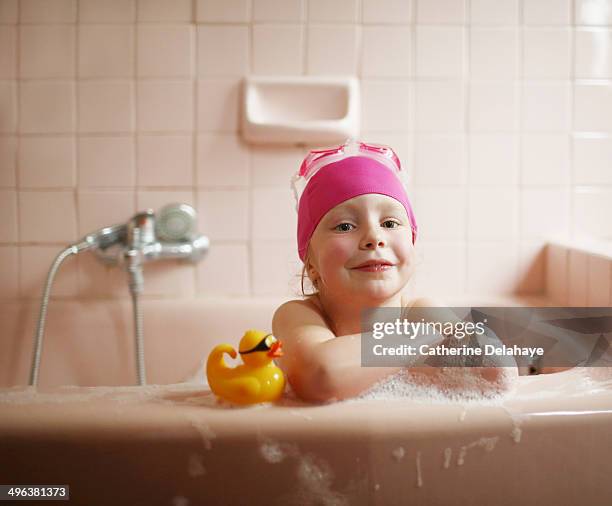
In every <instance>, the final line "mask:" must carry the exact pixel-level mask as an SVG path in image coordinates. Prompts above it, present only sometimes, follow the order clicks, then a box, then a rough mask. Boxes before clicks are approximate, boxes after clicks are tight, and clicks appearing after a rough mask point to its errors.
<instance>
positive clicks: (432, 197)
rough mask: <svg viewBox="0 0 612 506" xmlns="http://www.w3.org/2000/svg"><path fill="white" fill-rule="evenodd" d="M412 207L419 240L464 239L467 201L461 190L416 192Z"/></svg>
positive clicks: (437, 189)
mask: <svg viewBox="0 0 612 506" xmlns="http://www.w3.org/2000/svg"><path fill="white" fill-rule="evenodd" d="M413 203H414V207H413V209H414V214H415V217H416V220H417V224H418V227H419V237H420V239H422V240H424V241H429V240H451V239H459V240H465V239H466V235H465V234H466V216H467V213H466V205H467V198H466V193H465V190H464V189H463V188H454V187H427V188H418V189H416V190H415V191H414V199H413Z"/></svg>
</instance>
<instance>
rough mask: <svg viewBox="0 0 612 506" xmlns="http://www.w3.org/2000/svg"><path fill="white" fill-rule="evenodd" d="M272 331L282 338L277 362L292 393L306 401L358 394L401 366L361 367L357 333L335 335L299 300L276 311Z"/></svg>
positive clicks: (287, 303)
mask: <svg viewBox="0 0 612 506" xmlns="http://www.w3.org/2000/svg"><path fill="white" fill-rule="evenodd" d="M272 332H273V334H274V335H275V336H276V337H277V338H278V339H280V340H281V341H282V343H283V352H284V355H283V356H282V357H281V358H280V359H279V360H278V361H277V362H278V365H279V367H280V368H281V369H283V371H284V372H285V375H286V376H287V379H288V381H289V383H290V384H291V387H292V388H293V390H294V392H295V393H296V394H297V395H298V396H299V397H300V398H302V399H304V400H307V401H319V402H320V401H328V400H332V399H344V398H346V397H352V396H355V395H358V394H359V393H361V392H362V391H364V390H365V389H367V388H368V387H369V386H371V385H373V384H374V383H376V382H377V381H379V380H381V379H383V378H384V377H386V376H388V375H390V374H393V373H395V372H397V371H399V370H401V369H402V368H401V367H363V368H362V367H361V334H351V335H345V336H338V337H336V336H335V335H334V333H333V332H332V331H331V330H330V329H329V328H328V327H327V324H326V323H325V320H324V319H323V317H322V316H321V315H320V314H319V313H318V312H317V311H316V310H315V309H313V308H312V307H311V306H309V305H308V304H307V303H305V302H302V301H291V302H286V303H285V304H283V305H282V306H281V307H279V308H278V309H277V310H276V313H275V314H274V318H273V320H272Z"/></svg>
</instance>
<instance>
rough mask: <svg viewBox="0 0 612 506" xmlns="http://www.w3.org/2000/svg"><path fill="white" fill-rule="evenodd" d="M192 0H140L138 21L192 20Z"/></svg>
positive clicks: (167, 21) (185, 21) (184, 21)
mask: <svg viewBox="0 0 612 506" xmlns="http://www.w3.org/2000/svg"><path fill="white" fill-rule="evenodd" d="M192 10H193V8H192V2H191V0H172V1H168V0H138V21H140V22H145V23H150V22H156V21H163V22H165V23H169V22H183V23H188V22H190V21H191V20H192Z"/></svg>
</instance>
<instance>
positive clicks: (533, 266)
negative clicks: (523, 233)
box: [516, 241, 546, 295]
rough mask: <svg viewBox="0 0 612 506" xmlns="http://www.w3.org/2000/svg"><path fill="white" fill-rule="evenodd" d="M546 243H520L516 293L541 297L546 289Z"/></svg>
mask: <svg viewBox="0 0 612 506" xmlns="http://www.w3.org/2000/svg"><path fill="white" fill-rule="evenodd" d="M545 246H546V243H544V242H543V241H521V242H520V243H519V252H518V265H517V268H518V272H517V287H516V291H517V293H521V294H538V295H541V294H542V293H544V291H545V289H546V247H545Z"/></svg>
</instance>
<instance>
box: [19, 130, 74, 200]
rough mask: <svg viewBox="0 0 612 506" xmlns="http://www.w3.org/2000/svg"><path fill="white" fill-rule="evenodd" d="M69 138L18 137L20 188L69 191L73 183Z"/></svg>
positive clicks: (72, 160) (72, 144) (71, 147)
mask: <svg viewBox="0 0 612 506" xmlns="http://www.w3.org/2000/svg"><path fill="white" fill-rule="evenodd" d="M75 151H76V150H75V141H74V138H73V137H49V136H45V137H22V138H21V139H20V141H19V186H20V187H21V188H51V187H73V186H74V185H75V182H76V170H75V167H76V163H75V156H74V154H75Z"/></svg>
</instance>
